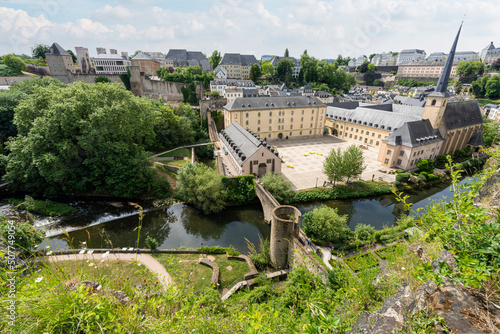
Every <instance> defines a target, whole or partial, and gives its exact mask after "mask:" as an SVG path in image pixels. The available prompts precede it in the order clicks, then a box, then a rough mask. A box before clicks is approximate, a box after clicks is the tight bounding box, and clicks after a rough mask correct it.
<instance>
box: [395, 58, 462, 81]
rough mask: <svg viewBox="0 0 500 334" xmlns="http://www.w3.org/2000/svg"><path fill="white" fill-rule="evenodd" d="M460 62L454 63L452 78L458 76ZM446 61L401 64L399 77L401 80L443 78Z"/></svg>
mask: <svg viewBox="0 0 500 334" xmlns="http://www.w3.org/2000/svg"><path fill="white" fill-rule="evenodd" d="M458 63H459V61H458V60H457V61H455V62H454V63H453V67H452V68H451V75H450V76H451V77H452V78H454V77H456V75H457V65H458ZM444 64H445V63H444V61H438V60H421V61H413V62H404V63H401V64H399V68H398V73H397V76H398V77H400V78H422V77H425V78H436V79H438V78H439V77H440V76H441V73H442V72H443V68H444Z"/></svg>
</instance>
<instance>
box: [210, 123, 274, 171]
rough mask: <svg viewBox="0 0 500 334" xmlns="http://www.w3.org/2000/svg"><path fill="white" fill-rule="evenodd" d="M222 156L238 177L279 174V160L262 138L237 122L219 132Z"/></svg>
mask: <svg viewBox="0 0 500 334" xmlns="http://www.w3.org/2000/svg"><path fill="white" fill-rule="evenodd" d="M219 140H220V141H221V142H222V145H223V151H224V154H225V155H226V156H227V157H228V159H225V160H229V162H230V163H231V164H232V166H233V167H234V169H235V170H236V171H237V172H238V173H239V175H245V174H253V175H255V176H264V175H265V174H266V173H274V174H277V173H281V158H280V157H279V154H278V151H277V150H276V149H275V148H272V147H271V145H269V144H268V143H267V142H266V141H265V140H264V139H263V138H261V137H260V136H259V135H258V134H256V133H255V132H253V131H252V130H250V129H249V128H246V129H244V128H243V127H242V126H241V125H240V124H239V123H238V122H232V123H231V124H230V125H229V126H227V127H226V128H225V129H224V130H222V131H221V134H220V136H219Z"/></svg>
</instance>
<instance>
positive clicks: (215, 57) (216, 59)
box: [208, 50, 222, 70]
mask: <svg viewBox="0 0 500 334" xmlns="http://www.w3.org/2000/svg"><path fill="white" fill-rule="evenodd" d="M221 60H222V57H221V55H220V52H219V51H217V50H214V52H212V55H211V56H210V58H208V61H209V62H210V63H211V64H212V69H214V70H215V68H216V67H217V66H218V65H219V63H220V61H221Z"/></svg>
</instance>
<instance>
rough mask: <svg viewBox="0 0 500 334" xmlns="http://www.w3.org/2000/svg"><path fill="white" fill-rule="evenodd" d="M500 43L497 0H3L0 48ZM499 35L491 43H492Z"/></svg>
mask: <svg viewBox="0 0 500 334" xmlns="http://www.w3.org/2000/svg"><path fill="white" fill-rule="evenodd" d="M464 14H466V18H465V23H464V28H463V30H462V36H461V38H460V41H459V47H458V49H459V50H460V51H469V50H471V51H480V50H481V49H482V48H484V47H485V46H486V45H487V44H489V43H490V42H491V41H493V42H494V43H496V46H497V47H498V46H499V45H500V29H498V17H500V1H498V0H463V1H460V2H459V1H455V0H440V1H436V0H397V1H396V0H333V1H322V0H252V1H243V0H214V1H209V0H194V1H179V0H176V1H171V0H169V1H158V0H143V1H137V0H136V1H132V0H122V1H95V0H90V1H69V0H15V1H14V0H2V2H0V34H1V35H2V36H7V38H2V39H1V40H0V54H6V53H12V52H14V53H27V54H28V53H30V49H31V47H32V46H33V45H34V44H36V43H44V44H49V45H50V44H52V43H53V42H57V43H59V44H60V45H61V46H62V47H63V48H65V49H73V50H74V47H75V46H84V47H87V48H89V51H90V54H91V55H95V53H96V51H95V48H96V47H105V48H107V49H109V48H114V49H118V51H127V52H129V53H133V52H134V51H135V50H138V49H140V50H143V51H161V52H164V53H166V52H167V51H168V50H169V49H170V48H185V49H188V50H200V51H202V52H204V53H206V54H207V55H210V54H211V53H212V51H213V50H219V51H221V53H225V52H239V53H244V54H254V55H255V56H256V57H257V58H260V56H261V55H263V54H275V55H282V54H283V52H284V50H285V48H288V49H289V50H290V54H291V55H292V56H296V57H298V56H299V55H300V54H302V52H303V51H304V50H306V49H307V50H308V53H309V55H312V56H314V57H316V58H320V59H322V58H336V57H337V55H338V54H342V55H344V56H351V57H353V56H354V57H356V56H359V55H362V54H366V55H367V56H368V55H369V54H371V53H380V52H384V51H400V50H402V49H408V48H418V49H424V50H425V51H426V52H427V53H428V54H429V53H431V52H437V51H443V52H448V51H449V49H450V46H451V44H452V42H453V38H454V36H455V34H456V31H457V29H458V26H459V25H460V21H461V20H462V18H463V17H464ZM497 44H498V45H497Z"/></svg>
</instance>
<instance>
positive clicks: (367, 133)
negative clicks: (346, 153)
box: [361, 131, 370, 136]
mask: <svg viewBox="0 0 500 334" xmlns="http://www.w3.org/2000/svg"><path fill="white" fill-rule="evenodd" d="M361 133H363V132H361ZM369 134H370V132H368V131H366V135H367V136H368V135H369Z"/></svg>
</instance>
